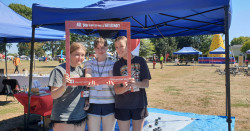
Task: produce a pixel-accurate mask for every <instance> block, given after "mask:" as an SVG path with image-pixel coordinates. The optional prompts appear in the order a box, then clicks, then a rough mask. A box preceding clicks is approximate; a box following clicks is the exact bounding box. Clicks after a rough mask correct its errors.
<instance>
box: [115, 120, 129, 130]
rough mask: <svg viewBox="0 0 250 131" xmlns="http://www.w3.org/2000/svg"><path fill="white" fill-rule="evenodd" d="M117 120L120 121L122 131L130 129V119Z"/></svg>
mask: <svg viewBox="0 0 250 131" xmlns="http://www.w3.org/2000/svg"><path fill="white" fill-rule="evenodd" d="M117 121H118V125H119V129H120V131H129V130H130V120H128V121H121V120H117Z"/></svg>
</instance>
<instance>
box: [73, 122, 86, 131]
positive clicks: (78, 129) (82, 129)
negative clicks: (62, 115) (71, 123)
mask: <svg viewBox="0 0 250 131" xmlns="http://www.w3.org/2000/svg"><path fill="white" fill-rule="evenodd" d="M85 127H86V120H85V121H84V122H83V123H82V125H81V126H76V125H75V130H74V131H85Z"/></svg>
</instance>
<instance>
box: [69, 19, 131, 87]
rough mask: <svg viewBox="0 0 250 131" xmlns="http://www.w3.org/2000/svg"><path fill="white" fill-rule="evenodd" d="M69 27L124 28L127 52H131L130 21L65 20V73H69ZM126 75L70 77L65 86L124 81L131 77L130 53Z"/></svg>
mask: <svg viewBox="0 0 250 131" xmlns="http://www.w3.org/2000/svg"><path fill="white" fill-rule="evenodd" d="M70 29H98V30H126V31H127V46H128V48H127V49H128V52H131V40H130V23H129V22H113V21H65V32H66V73H67V74H70V64H69V60H70ZM127 58H128V61H127V66H128V69H127V70H128V76H113V77H91V78H85V77H82V78H70V79H71V80H72V81H71V83H67V86H74V85H88V83H89V82H91V81H93V80H94V81H95V84H96V85H100V84H106V82H108V81H110V80H111V81H113V82H114V83H115V84H119V83H122V82H126V81H127V80H128V79H129V78H131V61H129V60H131V54H130V53H128V56H127Z"/></svg>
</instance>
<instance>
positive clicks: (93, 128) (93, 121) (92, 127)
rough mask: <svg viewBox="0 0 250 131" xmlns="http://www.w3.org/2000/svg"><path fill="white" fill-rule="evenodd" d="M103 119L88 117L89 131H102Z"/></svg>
mask: <svg viewBox="0 0 250 131" xmlns="http://www.w3.org/2000/svg"><path fill="white" fill-rule="evenodd" d="M100 126H101V117H98V116H93V115H88V129H89V131H100V130H101V129H100Z"/></svg>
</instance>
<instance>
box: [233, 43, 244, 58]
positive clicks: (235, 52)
mask: <svg viewBox="0 0 250 131" xmlns="http://www.w3.org/2000/svg"><path fill="white" fill-rule="evenodd" d="M241 47H242V45H233V46H230V48H229V50H230V51H231V52H232V54H231V55H234V57H236V56H240V55H244V53H242V52H241V51H240V48H241Z"/></svg>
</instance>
